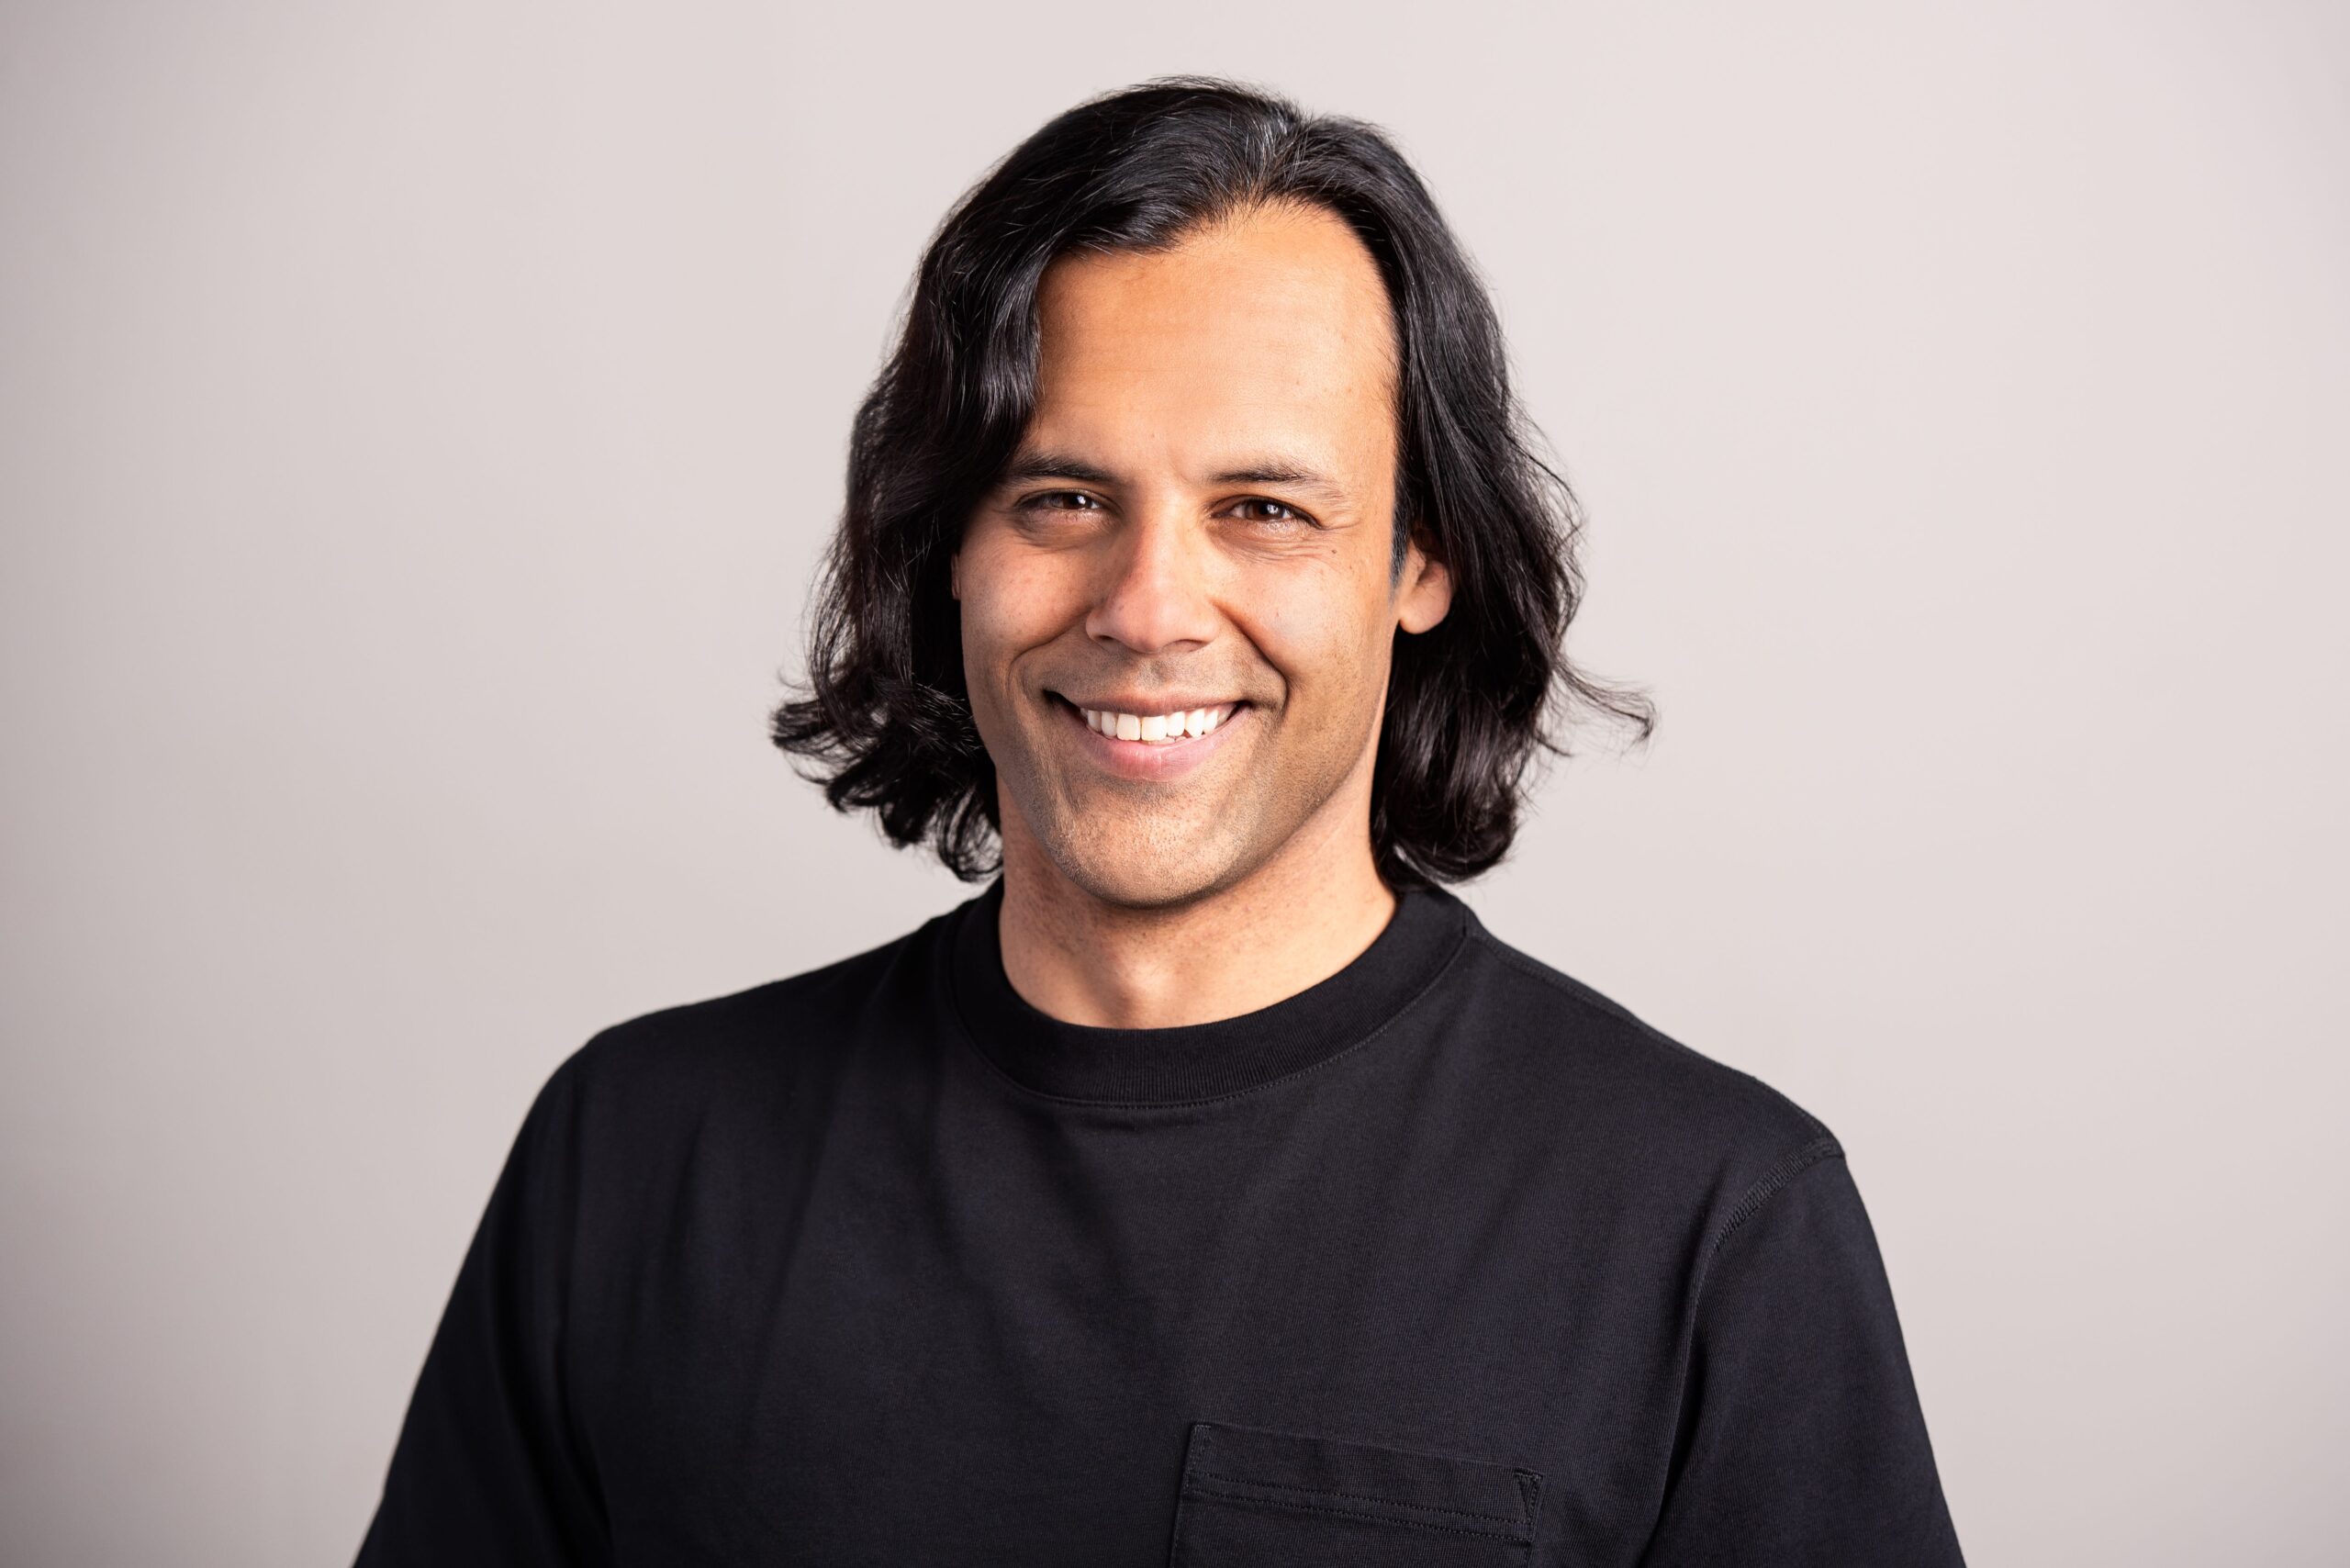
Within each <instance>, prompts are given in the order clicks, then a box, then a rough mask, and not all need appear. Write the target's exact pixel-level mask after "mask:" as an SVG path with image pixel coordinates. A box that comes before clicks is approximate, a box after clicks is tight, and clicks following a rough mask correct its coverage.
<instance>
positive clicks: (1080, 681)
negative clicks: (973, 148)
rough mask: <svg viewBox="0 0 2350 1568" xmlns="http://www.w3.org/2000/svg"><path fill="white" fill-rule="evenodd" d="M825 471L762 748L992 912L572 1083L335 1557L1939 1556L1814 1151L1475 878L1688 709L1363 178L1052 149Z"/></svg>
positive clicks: (1338, 135)
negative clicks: (1586, 593)
mask: <svg viewBox="0 0 2350 1568" xmlns="http://www.w3.org/2000/svg"><path fill="white" fill-rule="evenodd" d="M849 470H850V471H849V485H848V505H847V508H846V510H845V515H844V517H843V520H842V524H841V528H840V532H839V533H838V535H837V537H836V540H835V543H834V550H833V554H832V556H831V559H830V566H829V573H828V578H827V582H826V585H825V588H824V596H823V599H822V605H821V608H820V611H819V614H818V615H817V617H816V621H815V629H814V639H813V647H812V649H811V660H810V688H809V690H808V691H807V692H806V694H805V695H802V696H800V697H797V698H795V699H794V700H791V701H789V702H786V703H785V704H784V705H783V706H782V707H781V708H779V709H778V711H777V713H776V715H775V719H774V734H775V738H776V740H777V742H778V744H779V745H782V746H783V747H785V748H786V749H787V750H788V751H789V752H791V753H793V754H795V755H796V756H800V757H802V758H804V759H806V766H809V767H811V769H812V770H813V771H814V772H816V773H817V774H818V775H819V776H820V777H821V778H822V779H823V780H824V782H825V787H826V790H827V792H828V794H829V796H830V798H831V800H832V801H833V802H834V804H835V805H838V806H841V807H844V808H848V809H871V810H873V811H875V812H878V815H879V819H880V822H881V824H882V826H883V828H884V829H885V831H886V832H887V833H888V834H890V836H891V837H892V838H893V839H894V840H896V841H897V842H899V843H901V844H905V845H917V844H927V845H929V846H931V847H932V848H933V849H934V851H935V852H936V853H937V854H939V855H940V856H941V857H943V858H944V859H945V860H946V863H947V864H948V865H949V866H951V867H953V868H955V869H956V870H957V872H959V873H961V874H963V875H965V876H967V877H969V878H972V879H987V881H988V885H987V887H986V889H985V890H983V891H982V892H980V893H979V895H978V896H976V897H974V898H972V899H970V900H969V901H968V902H965V903H963V904H961V905H960V906H958V907H957V908H956V909H954V910H952V911H950V912H949V913H946V914H943V915H940V916H938V917H937V918H935V919H934V920H932V921H930V922H929V923H927V924H924V925H923V926H922V927H921V928H920V929H919V930H917V931H914V932H912V934H910V935H906V936H904V937H902V938H901V939H900V940H898V941H896V942H893V943H890V945H888V946H884V947H881V948H878V949H876V950H875V951H872V952H869V953H866V954H863V955H860V956H858V957H856V958H850V959H847V960H845V961H843V962H841V963H838V964H834V965H833V966H831V967H829V968H826V969H818V970H815V971H812V972H810V973H806V974H801V975H797V976H794V977H792V978H790V979H788V980H776V981H772V982H770V983H768V984H766V985H761V986H758V987H755V988H753V989H751V990H748V991H740V992H737V993H734V994H733V995H730V996H725V997H721V998H717V999H714V1000H711V1001H706V1002H696V1003H692V1004H689V1005H686V1006H680V1007H675V1008H670V1009H667V1010H665V1011H662V1012H659V1013H655V1014H648V1015H646V1016H644V1017H642V1018H637V1019H634V1020H632V1021H629V1022H627V1023H624V1024H621V1025H615V1026H614V1027H612V1028H610V1029H607V1030H605V1031H603V1032H602V1033H601V1034H599V1035H598V1036H596V1037H595V1038H594V1039H593V1040H590V1041H589V1042H588V1043H587V1044H586V1045H585V1046H584V1047H581V1049H580V1050H579V1051H577V1052H576V1053H575V1054H574V1055H573V1056H572V1058H570V1059H569V1060H567V1061H565V1063H564V1064H563V1066H562V1067H561V1068H559V1069H558V1070H556V1071H555V1073H554V1075H553V1077H552V1078H551V1079H550V1080H549V1081H548V1083H547V1085H546V1087H545V1089H544V1090H543V1091H542V1092H541V1093H540V1095H539V1097H538V1099H537V1101H536V1103H534V1104H533V1105H532V1109H531V1112H530V1114H529V1115H528V1117H527V1118H526V1119H525V1122H524V1125H523V1127H522V1130H521V1133H520V1137H518V1139H517V1141H516V1143H515V1146H514V1148H513V1151H512V1153H511V1155H510V1156H509V1160H508V1164H507V1167H506V1170H505V1171H504V1173H503V1174H502V1176H501V1177H500V1179H499V1182H498V1186H497V1189H496V1191H495V1192H494V1193H493V1194H492V1196H491V1199H490V1202H489V1206H488V1210H487V1214H486V1215H485V1216H484V1219H483V1221H482V1225H481V1227H480V1230H479V1232H478V1233H477V1235H476V1239H475V1242H474V1245H473V1248H472V1249H471V1250H470V1251H469V1253H468V1254H467V1256H466V1259H465V1261H464V1267H463V1270H462V1271H461V1272H460V1275H459V1278H458V1281H457V1283H456V1287H455V1290H454V1292H453V1295H452V1298H451V1301H450V1304H449V1307H448V1311H447V1314H446V1316H444V1318H443V1321H442V1326H441V1328H440V1331H439V1334H438V1335H437V1337H436V1338H435V1339H434V1341H433V1344H432V1348H431V1352H430V1354H429V1356H428V1357H427V1360H426V1362H425V1366H424V1370H423V1372H422V1374H421V1376H420V1380H419V1383H418V1386H417V1390H416V1394H415V1398H414V1401H413V1403H412V1405H411V1407H410V1409H409V1413H408V1422H407V1425H406V1427H405V1428H404V1429H403V1431H402V1433H401V1436H400V1439H399V1445H398V1448H397V1451H396V1453H395V1455H394V1458H393V1462H392V1465H391V1469H390V1473H389V1476H388V1478H387V1481H386V1489H385V1495H384V1499H383V1503H382V1505H381V1506H380V1508H379V1509H378V1511H377V1514H376V1517H375V1523H374V1527H373V1529H371V1530H370V1532H369V1534H368V1537H367V1540H366V1542H365V1544H364V1546H363V1548H362V1551H361V1554H360V1555H361V1562H363V1563H394V1562H399V1563H411V1562H412V1563H437V1564H446V1563H468V1562H587V1563H636V1562H659V1563H670V1562H694V1563H711V1564H715V1563H728V1564H733V1563H767V1562H776V1563H782V1562H793V1563H802V1562H805V1563H890V1564H922V1563H940V1564H946V1563H965V1564H968V1563H1007V1564H1011V1563H1018V1564H1072V1565H1073V1564H1087V1565H1089V1568H1091V1565H1099V1564H1118V1563H1130V1564H1137V1565H1140V1564H1172V1565H1174V1568H1203V1565H1207V1564H1229V1563H1266V1564H1291V1563H1340V1562H1343V1563H1348V1564H1383V1563H1404V1562H1412V1563H1422V1562H1429V1563H1435V1562H1441V1563H1450V1564H1460V1565H1475V1564H1494V1565H1500V1564H1513V1565H1524V1564H1537V1563H1539V1564H1561V1565H1563V1564H1569V1563H1572V1564H1577V1565H1589V1564H1622V1565H1626V1568H1629V1565H1632V1564H1636V1563H1637V1564H1647V1565H1651V1568H1663V1565H1673V1564H1694V1563H1729V1562H1752V1563H1803V1564H1861V1563H1869V1564H1911V1563H1928V1564H1942V1563H1954V1562H1958V1561H1959V1553H1958V1547H1957V1544H1956V1540H1955V1538H1954V1536H1953V1531H1952V1528H1951V1524H1950V1518H1949V1514H1948V1511H1947V1509H1946V1508H1945V1506H1944V1505H1943V1501H1942V1492H1941V1487H1940V1484H1939V1482H1938V1480H1937V1477H1936V1473H1935V1467H1934V1462H1933V1458H1932V1453H1931V1450H1930V1446H1929V1444H1928V1441H1927V1438H1926V1431H1925V1427H1924V1422H1923V1419H1922V1417H1921V1416H1920V1414H1919V1406H1918V1400H1917V1395H1916V1393H1915V1390H1914V1387H1913V1385H1912V1382H1911V1379H1910V1374H1909V1370H1908V1362H1907V1359H1906V1355H1905V1352H1904V1350H1903V1346H1902V1340H1901V1335H1900V1330H1899V1327H1898V1324H1897V1318H1896V1316H1895V1312H1894V1307H1893V1302H1892V1298H1891V1294H1890V1293H1889V1291H1888V1289H1887V1286H1886V1278H1885V1273H1884V1270H1883V1267H1882V1265H1881V1263H1880V1261H1879V1259H1878V1255H1877V1250H1876V1247H1875V1243H1874V1238H1873V1236H1872V1234H1871V1231H1870V1228H1869V1224H1868V1220H1867V1216H1866V1214H1865V1212H1864V1210H1863V1207H1862V1204H1861V1201H1860V1197H1859V1194H1858V1192H1857V1190H1856V1189H1855V1188H1854V1186H1853V1184H1852V1178H1851V1175H1850V1173H1849V1171H1848V1170H1847V1169H1846V1166H1845V1162H1844V1159H1843V1156H1842V1151H1841V1148H1840V1147H1839V1145H1838V1144H1837V1142H1836V1140H1835V1138H1834V1137H1832V1136H1831V1135H1830V1133H1829V1131H1828V1129H1827V1128H1825V1127H1824V1126H1821V1125H1820V1124H1819V1122H1818V1121H1817V1120H1816V1119H1814V1118H1813V1117H1811V1116H1810V1115H1808V1114H1806V1113H1805V1112H1804V1111H1803V1110H1801V1109H1800V1108H1798V1107H1797V1106H1796V1105H1795V1104H1794V1103H1790V1102H1789V1101H1788V1100H1786V1099H1785V1098H1784V1097H1783V1096H1781V1095H1779V1094H1777V1093H1775V1092H1773V1091H1772V1090H1770V1089H1768V1088H1766V1087H1765V1086H1763V1085H1762V1084H1761V1083H1759V1082H1757V1081H1754V1080H1753V1079H1751V1078H1749V1077H1747V1076H1745V1075H1743V1074H1740V1073H1739V1072H1736V1071H1734V1070H1730V1069H1729V1068H1727V1067H1724V1066H1721V1065H1719V1064H1718V1063H1716V1062H1714V1061H1711V1060H1709V1059H1707V1058H1705V1057H1702V1056H1699V1055H1697V1054H1696V1053H1695V1052H1693V1051H1690V1050H1688V1049H1687V1048H1686V1047H1682V1046H1680V1045H1678V1044H1676V1043H1674V1042H1673V1041H1671V1040H1669V1039H1666V1038H1664V1037H1663V1036H1660V1035H1659V1034H1657V1033H1656V1032H1655V1031H1654V1030H1652V1029H1651V1028H1649V1027H1647V1026H1646V1025H1643V1024H1641V1023H1640V1022H1639V1020H1638V1019H1637V1018H1636V1017H1634V1016H1633V1015H1632V1014H1629V1013H1628V1012H1627V1011H1626V1010H1625V1009H1623V1008H1622V1007H1620V1006H1618V1005H1617V1004H1616V1003H1614V1002H1610V1001H1608V1000H1607V999H1606V998H1605V997H1603V996H1600V995H1599V994H1597V993H1596V992H1595V991H1591V990H1590V989H1589V988H1587V987H1585V986H1583V985H1581V984H1579V983H1578V982H1576V981H1575V980H1572V979H1570V978H1569V977H1567V976H1565V975H1563V974H1561V973H1559V972H1557V971H1555V970H1552V969H1547V968H1545V967H1544V966H1542V965H1540V964H1538V963H1536V962H1534V961H1533V960H1531V959H1529V958H1526V957H1525V956H1524V955H1522V954H1520V953H1518V952H1516V951H1515V950H1514V949H1512V948H1510V947H1509V946H1506V945H1505V944H1503V943H1502V942H1500V941H1498V940H1497V939H1495V938H1494V936H1493V935H1491V934H1490V933H1488V932H1486V931H1485V930H1484V928H1483V925H1482V924H1480V923H1479V922H1478V920H1477V919H1476V917H1475V916H1474V915H1473V914H1472V913H1471V912H1470V911H1469V909H1468V908H1467V906H1466V905H1465V904H1463V903H1462V902H1460V901H1459V900H1458V899H1457V898H1455V897H1454V896H1452V895H1451V894H1450V893H1449V892H1447V891H1445V890H1443V888H1442V887H1441V885H1440V884H1442V883H1444V882H1447V881H1457V880H1460V879H1464V878H1467V877H1471V876H1473V875H1475V874H1476V873H1477V872H1480V871H1483V870H1484V869H1486V868H1489V867H1491V866H1492V865H1494V863H1495V862H1496V861H1497V860H1498V859H1499V858H1500V857H1502V855H1503V854H1504V853H1505V851H1506V849H1507V848H1508V846H1509V843H1510V840H1511V836H1512V834H1513V831H1514V828H1515V825H1516V813H1517V810H1518V807H1519V805H1520V801H1521V789H1522V780H1523V778H1524V777H1525V773H1526V768H1527V763H1528V760H1529V758H1530V756H1532V754H1533V752H1534V751H1535V750H1536V749H1537V748H1538V747H1539V746H1541V745H1545V744H1550V742H1551V739H1552V734H1553V728H1554V726H1555V725H1556V724H1557V723H1558V722H1560V720H1561V717H1562V715H1563V714H1564V713H1565V711H1568V710H1571V709H1573V708H1575V707H1576V706H1578V705H1580V706H1583V707H1586V708H1591V709H1595V710H1597V711H1601V712H1603V713H1613V714H1615V715H1617V716H1620V717H1622V718H1625V719H1628V720H1631V721H1634V722H1638V723H1639V724H1641V725H1642V726H1643V728H1644V727H1645V724H1646V722H1647V721H1648V710H1647V709H1646V706H1645V704H1643V703H1642V702H1641V701H1640V700H1639V699H1638V698H1637V697H1635V696H1632V695H1630V694H1628V693H1625V692H1621V691H1617V690H1614V689H1609V688H1607V687H1606V686H1603V685H1601V684H1599V683H1596V682H1595V681H1593V680H1592V679H1590V678H1588V677H1586V676H1585V675H1583V673H1582V672H1580V671H1577V670H1576V669H1574V668H1573V667H1572V666H1571V665H1569V664H1568V662H1567V661H1566V659H1565V658H1564V656H1563V654H1562V652H1561V640H1562V638H1563V636H1564V633H1565V632H1566V629H1567V626H1568V623H1569V622H1570V621H1571V619H1572V614H1573V611H1574V608H1575V603H1576V598H1577V593H1578V589H1579V587H1580V582H1579V578H1578V577H1577V575H1576V572H1575V568H1574V566H1573V562H1572V554H1571V547H1572V541H1573V531H1572V511H1571V510H1570V506H1569V503H1568V499H1567V498H1566V496H1565V493H1564V491H1563V488H1562V487H1559V486H1558V484H1557V482H1556V480H1555V478H1554V477H1553V476H1551V475H1550V472H1549V470H1548V469H1547V468H1545V467H1544V466H1543V465H1541V464H1540V463H1539V461H1538V460H1537V459H1536V458H1535V457H1534V456H1533V455H1532V454H1531V452H1530V451H1529V449H1528V445H1527V440H1526V437H1525V435H1524V432H1523V428H1522V423H1521V421H1520V419H1519V416H1518V413H1517V410H1516V405H1515V403H1514V401H1513V400H1512V398H1511V396H1510V392H1509V388H1508V383H1507V379H1506V375H1505V361H1504V354H1503V349H1502V342H1501V339H1500V336H1499V333H1498V330H1496V328H1495V325H1494V319H1493V313H1492V310H1491V308H1490V306H1489V304H1488V302H1487V300H1486V298H1485V297H1484V295H1483V292H1482V290H1481V289H1480V287H1479V286H1478V285H1477V282H1476V279H1475V274H1474V273H1473V271H1472V268H1471V267H1470V265H1469V263H1467V261H1466V259H1465V257H1464V256H1463V255H1462V253H1461V252H1460V247H1459V246H1458V244H1457V242H1456V241H1454V240H1453V239H1452V237H1451V235H1450V234H1449V231H1448V230H1446V228H1445V225H1444V223H1443V221H1442V219H1441V218H1439V217H1438V213H1437V211H1436V208H1435V207H1434V206H1433V204H1432V203H1431V201H1430V200H1429V198H1428V196H1427V192H1426V190H1425V189H1424V188H1423V186H1422V185H1421V184H1420V182H1419V181H1418V180H1417V178H1416V176H1415V175H1414V174H1412V172H1411V170H1410V168H1409V167H1408V166H1407V165H1406V164H1405V163H1404V161H1403V159H1402V158H1401V157H1400V156H1399V155H1398V154H1397V153H1396V151H1394V149H1393V147H1392V146H1391V145H1390V144H1389V143H1388V142H1387V141H1386V140H1384V139H1383V138H1382V137H1381V136H1380V135H1379V134H1378V133H1377V132H1376V131H1374V130H1372V129H1370V128H1369V127H1366V126H1363V125H1361V124H1360V123H1358V122H1354V121H1349V120H1344V119H1337V118H1309V117H1307V116H1305V115H1304V114H1303V113H1302V112H1301V111H1299V110H1298V109H1297V108H1296V107H1294V106H1292V105H1290V104H1287V103H1285V102H1283V101H1281V100H1280V99H1278V98H1275V97H1272V96H1270V95H1264V94H1261V93H1258V92H1255V91H1251V90H1247V89H1243V88H1241V87H1238V86H1236V85H1233V84H1225V83H1218V82H1213V81H1205V80H1200V79H1191V78H1181V79H1168V80H1165V81H1161V82H1158V83H1154V84H1147V85H1146V86H1143V87H1140V88H1136V89H1133V90H1131V91H1128V92H1125V93H1121V94H1116V95H1110V96H1108V97H1105V98H1102V99H1098V100H1095V101H1093V102H1091V103H1088V104H1084V105H1081V106H1079V107H1077V108H1075V109H1072V110H1070V111H1069V113H1067V114H1065V115H1063V116H1061V117H1060V118H1057V119H1056V120H1054V121H1053V122H1052V123H1051V124H1049V125H1047V126H1046V127H1045V128H1044V129H1042V130H1040V131H1038V132H1037V133H1036V135H1035V136H1034V137H1032V138H1031V139H1030V140H1028V141H1026V142H1025V143H1024V144H1023V145H1022V146H1021V147H1020V148H1018V149H1017V150H1015V151H1013V153H1012V154H1011V156H1010V157H1009V158H1008V159H1006V160H1005V161H1004V162H1003V163H1002V164H1001V165H999V166H998V167H997V168H996V169H995V170H994V171H993V172H992V173H990V175H989V176H988V177H987V178H986V179H985V180H983V181H982V182H981V183H980V184H979V186H978V187H976V188H975V189H974V190H973V191H972V192H971V193H970V194H969V195H968V196H966V197H965V198H964V200H963V202H962V203H961V204H960V205H959V206H958V207H957V209H956V211H955V212H954V213H953V214H952V215H951V216H950V217H949V218H948V219H947V221H946V224H945V225H944V226H943V227H942V229H941V230H940V231H939V233H938V235H937V237H936V238H935V239H934V241H933V242H932V244H931V246H930V249H929V251H928V252H927V253H926V255H925V256H924V258H923V265H922V269H921V273H920V275H919V278H918V281H917V285H916V289H915V293H914V297H913V299H912V305H911V307H910V309H909V312H908V316H907V319H906V322H905V326H904V330H903V334H902V337H901V341H900V343H899V345H898V347H897V350H896V352H895V353H894V354H893V355H892V357H891V359H890V363H889V364H888V365H887V366H886V367H885V369H884V370H883V372H882V374H881V376H880V378H879V379H878V382H877V383H876V385H875V386H874V388H873V390H872V391H871V393H870V394H869V395H868V397H867V399H866V402H865V404H864V406H863V408H862V409H860V410H859V413H858V417H857V420H856V431H855V436H854V441H853V443H852V451H851V457H850V465H849Z"/></svg>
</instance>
